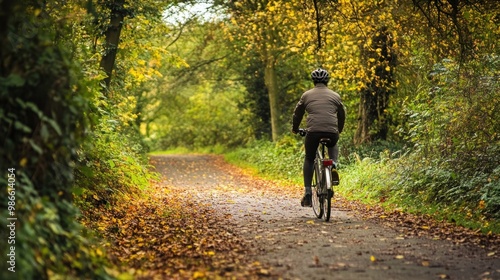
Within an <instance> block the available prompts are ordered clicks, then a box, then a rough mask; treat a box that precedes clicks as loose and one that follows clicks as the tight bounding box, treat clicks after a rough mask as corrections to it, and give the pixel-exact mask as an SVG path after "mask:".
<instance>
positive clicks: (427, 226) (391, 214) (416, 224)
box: [334, 197, 500, 257]
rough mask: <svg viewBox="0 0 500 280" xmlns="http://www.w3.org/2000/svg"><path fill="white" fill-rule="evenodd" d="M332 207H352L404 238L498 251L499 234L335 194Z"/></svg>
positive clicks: (493, 252) (359, 213)
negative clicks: (440, 241)
mask: <svg viewBox="0 0 500 280" xmlns="http://www.w3.org/2000/svg"><path fill="white" fill-rule="evenodd" d="M334 207H337V208H344V209H348V210H352V211H354V212H355V213H356V215H357V216H359V217H362V218H363V219H365V220H372V221H376V222H377V223H380V224H383V225H385V226H388V227H390V228H393V229H394V230H396V231H398V232H400V233H401V234H402V235H403V236H405V237H407V238H408V237H414V236H418V237H427V238H431V239H434V240H448V241H452V242H454V243H455V244H469V245H475V246H479V247H483V248H486V249H487V250H488V251H489V252H490V253H489V254H488V256H487V257H491V256H494V255H495V254H499V253H500V235H499V234H484V233H482V232H481V231H480V230H472V229H469V228H465V227H462V226H457V225H455V224H452V223H449V222H445V221H439V220H436V219H434V218H433V217H431V216H430V215H416V214H411V213H405V212H402V211H397V210H393V211H387V210H385V209H383V208H382V207H381V206H377V205H375V206H373V205H372V206H368V205H365V204H363V203H360V202H357V201H347V200H346V199H344V198H342V197H336V201H335V203H334Z"/></svg>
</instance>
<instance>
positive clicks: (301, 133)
mask: <svg viewBox="0 0 500 280" xmlns="http://www.w3.org/2000/svg"><path fill="white" fill-rule="evenodd" d="M298 134H299V135H300V136H302V137H304V136H306V134H307V130H305V129H303V128H299V132H298Z"/></svg>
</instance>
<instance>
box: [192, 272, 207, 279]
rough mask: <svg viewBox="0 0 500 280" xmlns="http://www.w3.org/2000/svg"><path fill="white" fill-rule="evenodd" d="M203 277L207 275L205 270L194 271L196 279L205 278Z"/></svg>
mask: <svg viewBox="0 0 500 280" xmlns="http://www.w3.org/2000/svg"><path fill="white" fill-rule="evenodd" d="M203 277H205V272H203V271H195V273H193V278H194V279H197V278H203Z"/></svg>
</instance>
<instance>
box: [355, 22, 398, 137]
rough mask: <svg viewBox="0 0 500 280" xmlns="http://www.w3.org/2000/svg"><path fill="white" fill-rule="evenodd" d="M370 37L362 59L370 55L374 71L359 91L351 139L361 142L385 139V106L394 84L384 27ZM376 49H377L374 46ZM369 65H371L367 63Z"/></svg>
mask: <svg viewBox="0 0 500 280" xmlns="http://www.w3.org/2000/svg"><path fill="white" fill-rule="evenodd" d="M377 34H378V35H376V36H374V37H373V43H372V46H371V50H370V51H368V52H366V57H365V59H366V61H370V58H372V59H373V58H374V59H375V62H374V63H376V64H375V65H374V67H375V73H374V75H373V77H372V78H371V81H370V82H369V83H367V85H366V87H365V89H363V90H362V91H361V95H360V102H359V111H358V116H359V117H358V128H357V130H356V134H355V135H354V143H356V144H362V143H369V142H373V141H376V140H386V139H387V135H388V132H389V124H388V121H387V117H388V114H387V108H388V107H389V96H390V94H391V92H392V90H393V89H392V88H393V86H394V82H395V80H394V67H395V66H396V63H397V62H396V57H395V55H394V54H393V53H392V50H391V48H392V44H393V42H392V39H391V36H390V33H389V32H388V31H387V28H385V27H382V28H380V29H379V32H377ZM377 49H380V50H381V51H380V52H377V51H376V50H377ZM367 65H368V68H369V69H370V68H371V67H373V65H370V63H368V64H367Z"/></svg>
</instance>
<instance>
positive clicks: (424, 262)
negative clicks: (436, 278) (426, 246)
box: [422, 261, 431, 266]
mask: <svg viewBox="0 0 500 280" xmlns="http://www.w3.org/2000/svg"><path fill="white" fill-rule="evenodd" d="M429 265H431V264H430V263H429V261H423V262H422V266H429Z"/></svg>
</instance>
